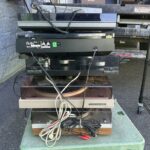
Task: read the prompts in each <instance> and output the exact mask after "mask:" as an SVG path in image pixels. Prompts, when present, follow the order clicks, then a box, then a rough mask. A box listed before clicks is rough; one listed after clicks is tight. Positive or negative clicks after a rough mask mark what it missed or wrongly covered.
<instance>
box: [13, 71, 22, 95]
mask: <svg viewBox="0 0 150 150" xmlns="http://www.w3.org/2000/svg"><path fill="white" fill-rule="evenodd" d="M23 72H24V70H23ZM20 73H21V72H20ZM20 73H19V74H17V75H16V76H15V78H14V81H13V86H12V88H13V92H14V94H15V95H16V96H17V97H20V95H19V94H18V93H17V92H16V88H15V85H16V83H17V80H18V77H19V76H20Z"/></svg>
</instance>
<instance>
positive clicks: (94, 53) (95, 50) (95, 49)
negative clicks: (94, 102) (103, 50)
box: [82, 48, 97, 111]
mask: <svg viewBox="0 0 150 150" xmlns="http://www.w3.org/2000/svg"><path fill="white" fill-rule="evenodd" d="M96 52H97V48H94V49H93V56H92V59H91V62H90V64H89V67H88V71H87V76H86V81H85V84H84V88H86V86H87V83H88V80H89V75H90V70H91V66H92V64H93V61H94V58H95V55H96ZM85 94H86V91H84V95H83V104H82V111H83V108H84V104H85Z"/></svg>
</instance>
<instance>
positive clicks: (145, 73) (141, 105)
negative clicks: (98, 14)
mask: <svg viewBox="0 0 150 150" xmlns="http://www.w3.org/2000/svg"><path fill="white" fill-rule="evenodd" d="M149 52H150V42H149V43H148V49H147V53H146V59H145V63H144V71H143V77H142V84H141V89H140V95H139V102H138V109H137V113H138V114H141V113H142V111H143V110H144V106H143V94H144V88H145V81H146V75H147V67H148V62H149Z"/></svg>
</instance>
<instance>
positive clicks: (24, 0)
mask: <svg viewBox="0 0 150 150" xmlns="http://www.w3.org/2000/svg"><path fill="white" fill-rule="evenodd" d="M23 2H24V4H25V6H26V8H27V10H28V12H29V13H31V12H30V9H29V7H28V4H27V2H26V0H23Z"/></svg>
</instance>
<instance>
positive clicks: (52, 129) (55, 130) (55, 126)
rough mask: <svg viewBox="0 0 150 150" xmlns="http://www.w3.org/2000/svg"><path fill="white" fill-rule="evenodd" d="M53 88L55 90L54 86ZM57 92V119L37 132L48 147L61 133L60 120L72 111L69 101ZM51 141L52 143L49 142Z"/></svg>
mask: <svg viewBox="0 0 150 150" xmlns="http://www.w3.org/2000/svg"><path fill="white" fill-rule="evenodd" d="M79 76H80V73H79V74H78V75H77V76H76V77H75V78H74V79H73V80H71V81H70V82H69V83H68V84H67V85H66V86H65V87H64V89H63V90H62V91H61V94H62V93H63V92H64V91H65V90H66V89H67V87H69V85H70V84H71V83H72V82H74V81H75V80H76V79H77V78H78V77H79ZM46 79H47V80H48V81H49V82H50V83H51V84H52V85H53V83H52V81H51V80H49V79H48V78H46ZM53 86H54V85H53ZM54 88H55V90H56V87H54ZM57 93H58V95H57V97H56V99H55V109H56V112H57V116H58V119H57V120H56V121H55V122H51V123H50V124H49V125H48V126H47V127H46V128H44V129H43V130H42V131H41V132H40V133H39V136H40V138H41V139H42V140H43V141H44V142H45V144H46V145H47V146H48V147H53V146H54V145H55V144H56V142H57V141H58V140H59V139H60V137H61V133H62V127H61V126H62V122H63V121H65V120H66V119H67V118H69V117H70V115H71V112H72V106H71V105H70V103H68V101H66V100H65V99H62V97H61V95H60V94H59V92H58V91H57ZM58 98H59V99H58ZM58 100H59V104H58ZM57 108H59V110H58V109H57ZM51 142H53V144H51ZM49 143H50V144H49Z"/></svg>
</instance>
